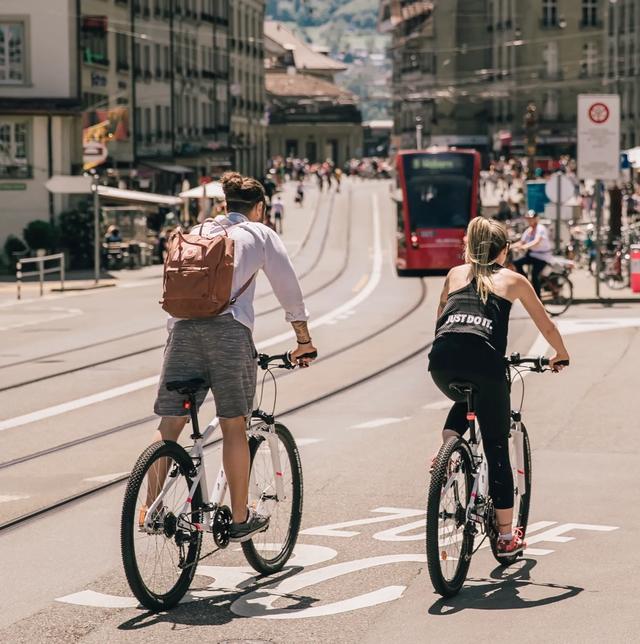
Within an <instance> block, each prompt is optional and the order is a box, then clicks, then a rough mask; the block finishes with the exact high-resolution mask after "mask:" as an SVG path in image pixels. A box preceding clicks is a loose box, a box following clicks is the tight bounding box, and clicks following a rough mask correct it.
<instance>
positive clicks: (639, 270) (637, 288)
mask: <svg viewBox="0 0 640 644" xmlns="http://www.w3.org/2000/svg"><path fill="white" fill-rule="evenodd" d="M630 278H631V279H630V282H631V290H632V291H633V292H634V293H640V245H635V246H632V247H631V267H630Z"/></svg>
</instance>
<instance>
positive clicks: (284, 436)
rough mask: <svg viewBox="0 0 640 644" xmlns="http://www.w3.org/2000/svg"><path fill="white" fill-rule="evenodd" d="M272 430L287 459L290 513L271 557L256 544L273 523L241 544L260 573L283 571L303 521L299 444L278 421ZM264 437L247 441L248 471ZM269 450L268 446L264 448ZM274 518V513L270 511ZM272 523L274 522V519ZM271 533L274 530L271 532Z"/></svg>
mask: <svg viewBox="0 0 640 644" xmlns="http://www.w3.org/2000/svg"><path fill="white" fill-rule="evenodd" d="M275 432H276V435H277V436H278V440H279V442H280V443H282V445H283V446H284V448H285V452H286V455H287V458H288V461H289V467H290V471H291V512H290V516H289V525H288V530H287V534H286V536H285V538H284V539H283V540H282V547H281V548H280V550H279V551H277V553H276V555H275V556H274V557H270V558H268V557H265V556H264V555H263V554H261V552H260V545H259V543H257V542H258V541H259V540H261V539H262V538H264V537H266V538H270V530H271V528H272V524H271V523H270V525H269V528H268V529H267V530H266V531H265V532H263V533H260V535H257V536H256V537H254V538H253V539H251V540H250V541H245V542H244V543H242V544H241V545H242V551H243V552H244V555H245V557H246V558H247V561H248V562H249V565H250V566H251V567H252V568H253V569H254V570H255V571H256V572H259V573H261V574H263V575H272V574H274V573H276V572H279V571H280V570H282V568H283V567H284V565H285V564H286V563H287V561H288V560H289V558H290V557H291V554H292V553H293V549H294V548H295V545H296V542H297V540H298V533H299V531H300V523H301V521H302V497H303V482H302V465H301V463H300V453H299V452H298V447H297V445H296V442H295V440H294V438H293V436H292V434H291V432H290V431H289V430H288V429H287V428H286V427H285V426H284V425H282V424H281V423H276V424H275ZM264 441H265V439H264V438H256V437H254V436H252V437H251V439H250V442H249V449H250V455H251V472H252V473H253V471H254V467H255V466H256V455H257V453H258V450H259V449H260V447H261V446H262V445H263V443H264ZM267 449H268V448H267ZM281 467H282V470H283V471H284V469H285V468H284V466H283V464H281ZM278 504H279V501H276V507H277V505H278ZM271 518H272V519H273V513H272V514H271ZM274 523H275V522H274ZM271 534H273V533H271Z"/></svg>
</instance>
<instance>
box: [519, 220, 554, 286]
mask: <svg viewBox="0 0 640 644" xmlns="http://www.w3.org/2000/svg"><path fill="white" fill-rule="evenodd" d="M525 219H526V221H527V224H528V228H527V229H526V230H525V231H524V233H522V237H521V238H520V241H519V242H517V243H516V244H513V245H512V246H511V248H512V250H521V251H525V255H524V257H521V258H520V259H516V260H515V261H514V262H513V265H514V266H515V267H516V270H517V271H518V273H520V274H521V275H525V272H524V267H525V266H531V283H532V284H533V289H534V290H535V292H536V295H537V296H538V297H540V273H542V271H543V270H544V267H545V266H546V265H547V264H550V263H551V262H552V261H553V255H552V254H551V240H550V239H549V232H548V231H547V228H546V226H544V225H543V224H541V223H540V221H539V219H538V213H537V212H536V211H535V210H529V211H528V212H527V214H526V215H525ZM525 276H526V275H525Z"/></svg>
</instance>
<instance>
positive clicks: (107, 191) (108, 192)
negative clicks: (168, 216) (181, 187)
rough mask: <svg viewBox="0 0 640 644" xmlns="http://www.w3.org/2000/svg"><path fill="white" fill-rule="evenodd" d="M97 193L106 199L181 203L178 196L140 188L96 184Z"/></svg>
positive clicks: (165, 203)
mask: <svg viewBox="0 0 640 644" xmlns="http://www.w3.org/2000/svg"><path fill="white" fill-rule="evenodd" d="M98 194H99V195H100V196H101V197H105V198H106V199H117V200H119V201H134V202H137V203H153V204H157V205H159V206H180V205H181V204H182V199H180V198H179V197H172V196H171V195H157V194H155V193H153V192H141V191H140V190H121V189H120V188H111V187H110V186H98Z"/></svg>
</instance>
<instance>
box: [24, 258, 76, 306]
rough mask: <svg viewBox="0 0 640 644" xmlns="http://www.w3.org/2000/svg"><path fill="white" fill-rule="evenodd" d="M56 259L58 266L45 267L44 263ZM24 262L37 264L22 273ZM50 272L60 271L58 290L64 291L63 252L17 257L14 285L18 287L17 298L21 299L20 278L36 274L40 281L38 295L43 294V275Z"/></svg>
mask: <svg viewBox="0 0 640 644" xmlns="http://www.w3.org/2000/svg"><path fill="white" fill-rule="evenodd" d="M56 259H57V260H58V262H59V264H58V266H54V267H53V268H45V267H44V263H45V262H48V261H53V260H56ZM24 264H37V265H38V269H37V270H35V271H30V272H28V273H24V272H23V271H22V266H23V265H24ZM51 273H60V290H61V291H64V254H63V253H58V254H56V255H43V256H42V257H27V258H25V259H19V260H18V262H17V263H16V286H17V287H18V299H19V300H20V299H22V278H24V277H35V276H38V280H39V281H40V295H41V296H42V295H44V276H45V275H50V274H51Z"/></svg>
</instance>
